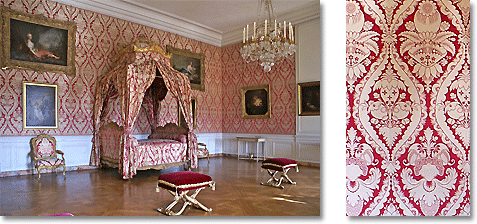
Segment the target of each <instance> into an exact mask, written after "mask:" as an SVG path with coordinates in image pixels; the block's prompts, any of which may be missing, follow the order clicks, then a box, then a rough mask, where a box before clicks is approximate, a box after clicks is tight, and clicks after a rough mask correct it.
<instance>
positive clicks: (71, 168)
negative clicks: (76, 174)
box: [0, 165, 99, 178]
mask: <svg viewBox="0 0 477 224" xmlns="http://www.w3.org/2000/svg"><path fill="white" fill-rule="evenodd" d="M98 168H99V167H97V166H87V165H82V166H67V167H66V172H69V171H79V170H91V169H98ZM40 172H41V174H44V173H53V172H55V170H54V169H41V170H40ZM57 172H58V173H59V174H61V173H62V172H63V168H59V169H58V170H57ZM37 174H38V173H37V172H36V170H35V169H30V170H15V171H5V172H0V178H1V177H11V176H20V175H37Z"/></svg>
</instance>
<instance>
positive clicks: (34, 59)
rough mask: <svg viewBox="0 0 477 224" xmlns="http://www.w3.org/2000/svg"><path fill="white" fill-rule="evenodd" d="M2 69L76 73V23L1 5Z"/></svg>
mask: <svg viewBox="0 0 477 224" xmlns="http://www.w3.org/2000/svg"><path fill="white" fill-rule="evenodd" d="M0 9H1V13H2V16H1V20H3V23H1V24H3V27H2V34H3V35H2V46H3V51H2V52H0V53H1V54H2V55H1V56H2V57H1V59H0V64H1V67H2V69H25V70H33V71H36V72H40V73H41V72H53V73H61V74H66V75H70V76H75V75H76V66H75V54H76V23H75V22H71V21H62V20H56V19H50V18H46V17H45V16H43V15H41V14H38V15H32V14H29V13H24V12H17V11H14V10H12V9H10V8H8V7H5V6H2V7H1V8H0ZM0 22H1V21H0Z"/></svg>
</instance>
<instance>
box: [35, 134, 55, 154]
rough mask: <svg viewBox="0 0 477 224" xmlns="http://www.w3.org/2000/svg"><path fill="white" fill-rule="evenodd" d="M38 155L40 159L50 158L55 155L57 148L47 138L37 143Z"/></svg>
mask: <svg viewBox="0 0 477 224" xmlns="http://www.w3.org/2000/svg"><path fill="white" fill-rule="evenodd" d="M36 154H37V156H38V157H48V156H53V155H54V154H55V146H54V144H53V142H51V141H50V140H49V139H47V138H40V139H38V140H37V142H36Z"/></svg>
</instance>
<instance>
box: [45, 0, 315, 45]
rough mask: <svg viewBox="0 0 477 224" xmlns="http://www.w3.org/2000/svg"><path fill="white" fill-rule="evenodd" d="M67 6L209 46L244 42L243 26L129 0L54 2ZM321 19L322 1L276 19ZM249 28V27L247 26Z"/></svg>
mask: <svg viewBox="0 0 477 224" xmlns="http://www.w3.org/2000/svg"><path fill="white" fill-rule="evenodd" d="M53 1H56V2H59V3H62V4H65V5H70V6H74V7H77V8H81V9H85V10H89V11H93V12H97V13H101V14H104V15H108V16H111V17H115V18H119V19H123V20H126V21H130V22H134V23H138V24H141V25H145V26H148V27H152V28H156V29H159V30H164V31H166V32H170V33H174V34H178V35H181V36H184V37H188V38H191V39H194V40H198V41H201V42H204V43H207V44H211V45H214V46H218V47H222V46H226V45H230V44H234V43H238V42H240V41H242V34H243V33H242V31H243V27H239V28H237V29H233V30H232V31H229V32H227V33H222V32H221V31H219V30H216V29H213V28H211V27H208V26H205V25H202V24H199V23H197V22H194V21H191V20H188V19H185V18H182V17H180V16H177V15H174V14H171V13H168V12H164V11H160V10H154V9H151V8H150V7H147V6H144V5H141V4H139V3H135V2H133V1H129V0H108V1H102V0H53ZM319 17H320V1H313V2H310V3H308V4H305V5H303V6H301V7H298V8H295V9H292V10H291V11H290V12H288V13H284V14H280V15H278V16H276V18H277V20H278V21H289V22H292V24H293V25H294V26H299V25H300V24H301V23H306V22H308V21H311V20H315V19H319ZM244 25H245V24H244Z"/></svg>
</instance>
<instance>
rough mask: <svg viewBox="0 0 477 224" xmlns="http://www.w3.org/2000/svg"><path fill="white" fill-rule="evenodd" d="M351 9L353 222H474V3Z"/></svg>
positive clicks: (391, 2) (363, 3) (396, 1)
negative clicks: (418, 219) (471, 13)
mask: <svg viewBox="0 0 477 224" xmlns="http://www.w3.org/2000/svg"><path fill="white" fill-rule="evenodd" d="M346 3H347V8H346V10H347V15H346V19H347V33H346V35H347V55H346V63H347V64H346V65H347V98H346V102H347V104H349V105H347V107H346V109H347V110H348V111H347V113H346V119H347V120H346V126H347V132H346V134H347V142H346V147H347V148H346V152H347V159H346V166H347V170H346V172H347V176H346V181H347V182H346V187H347V198H346V199H347V207H346V209H347V210H346V212H347V215H351V216H357V215H363V216H378V215H385V216H420V215H424V216H435V215H441V216H459V215H463V216H468V215H470V178H469V177H470V159H469V153H470V152H469V151H470V100H469V99H470V72H469V71H470V68H469V67H470V65H469V61H470V59H469V53H468V52H469V42H470V41H469V37H470V35H469V11H470V10H469V9H470V2H469V0H421V1H417V0H348V1H347V2H346ZM361 48H365V49H366V50H362V49H361Z"/></svg>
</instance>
